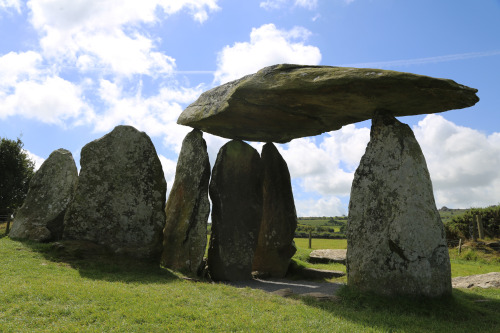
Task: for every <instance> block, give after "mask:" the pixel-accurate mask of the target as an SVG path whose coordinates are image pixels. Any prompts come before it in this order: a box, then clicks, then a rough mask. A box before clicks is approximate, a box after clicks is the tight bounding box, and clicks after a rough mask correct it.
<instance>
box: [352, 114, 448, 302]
mask: <svg viewBox="0 0 500 333" xmlns="http://www.w3.org/2000/svg"><path fill="white" fill-rule="evenodd" d="M347 283H348V285H350V286H354V287H356V288H359V289H362V290H369V291H373V292H376V293H380V294H386V295H421V296H430V297H437V296H442V295H447V294H450V293H451V273H450V261H449V256H448V248H447V246H446V239H445V232H444V227H443V223H442V222H441V218H440V216H439V213H438V211H437V209H436V204H435V201H434V195H433V191H432V183H431V180H430V176H429V172H428V170H427V165H426V162H425V158H424V156H423V154H422V151H421V149H420V146H419V145H418V142H417V141H416V139H415V136H414V134H413V132H412V131H411V129H410V127H409V126H408V125H405V124H402V123H400V122H399V121H398V120H396V118H394V117H393V116H392V115H389V114H388V113H384V112H376V113H375V115H374V118H373V120H372V129H371V139H370V142H369V144H368V147H367V148H366V152H365V154H364V156H363V157H362V159H361V162H360V165H359V167H358V169H357V170H356V173H355V175H354V181H353V184H352V189H351V198H350V203H349V221H348V226H347Z"/></svg>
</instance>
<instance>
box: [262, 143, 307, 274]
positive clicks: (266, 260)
mask: <svg viewBox="0 0 500 333" xmlns="http://www.w3.org/2000/svg"><path fill="white" fill-rule="evenodd" d="M262 164H263V166H264V181H263V200H264V203H263V212H262V222H261V226H260V233H259V241H258V245H257V249H256V251H255V256H254V259H253V270H254V271H259V272H263V273H268V274H269V275H271V276H272V277H284V276H285V275H286V272H287V270H288V265H289V264H290V258H292V256H293V255H294V254H295V252H296V250H297V249H296V248H295V246H294V243H293V237H294V235H295V229H296V228H297V213H296V211H295V202H294V200H293V193H292V184H291V182H290V173H289V172H288V167H287V165H286V162H285V160H284V159H283V157H281V155H280V153H279V152H278V149H276V147H275V146H274V144H272V143H267V144H266V145H264V147H263V148H262Z"/></svg>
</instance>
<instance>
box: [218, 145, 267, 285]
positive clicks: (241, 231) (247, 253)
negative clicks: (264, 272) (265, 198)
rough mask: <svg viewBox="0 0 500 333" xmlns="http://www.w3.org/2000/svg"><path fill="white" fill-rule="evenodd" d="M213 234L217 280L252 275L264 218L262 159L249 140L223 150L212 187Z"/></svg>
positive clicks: (219, 154) (236, 278) (220, 153)
mask: <svg viewBox="0 0 500 333" xmlns="http://www.w3.org/2000/svg"><path fill="white" fill-rule="evenodd" d="M209 193H210V198H211V200H212V235H211V237H210V246H209V249H208V270H209V274H210V277H211V278H212V279H214V280H216V281H234V280H245V279H250V278H251V277H252V275H251V274H252V261H253V257H254V252H255V248H256V246H257V239H258V237H259V227H260V222H261V219H262V161H261V159H260V156H259V153H258V152H257V151H256V150H255V149H254V148H252V147H251V146H250V145H248V144H247V143H244V142H242V141H238V140H233V141H230V142H228V143H226V144H225V145H224V146H222V148H221V149H220V151H219V153H218V155H217V160H216V162H215V165H214V167H213V171H212V179H211V181H210V187H209Z"/></svg>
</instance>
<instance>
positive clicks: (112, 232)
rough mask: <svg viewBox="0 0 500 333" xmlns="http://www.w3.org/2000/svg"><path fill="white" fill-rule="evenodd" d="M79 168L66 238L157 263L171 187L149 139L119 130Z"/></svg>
mask: <svg viewBox="0 0 500 333" xmlns="http://www.w3.org/2000/svg"><path fill="white" fill-rule="evenodd" d="M80 164H81V170H80V176H79V180H78V186H77V189H76V193H75V197H74V199H73V202H72V203H71V205H70V207H69V208H68V211H67V213H66V216H65V218H64V227H65V229H64V234H63V239H67V240H81V241H90V242H94V243H97V244H99V245H103V246H104V247H106V248H108V249H110V250H112V251H113V252H115V253H117V254H123V255H128V256H133V257H137V258H144V259H151V260H158V261H159V259H160V255H161V251H162V238H163V234H162V230H163V227H164V225H165V194H166V188H167V186H166V182H165V176H164V174H163V168H162V165H161V163H160V159H159V158H158V155H157V153H156V149H155V147H154V145H153V143H152V142H151V139H150V138H149V136H148V135H147V134H146V133H144V132H139V131H138V130H137V129H135V128H133V127H131V126H117V127H116V128H115V129H114V130H113V131H112V132H110V133H108V134H106V135H105V136H103V137H102V138H100V139H97V140H95V141H92V142H90V143H88V144H87V145H85V147H83V149H82V152H81V159H80Z"/></svg>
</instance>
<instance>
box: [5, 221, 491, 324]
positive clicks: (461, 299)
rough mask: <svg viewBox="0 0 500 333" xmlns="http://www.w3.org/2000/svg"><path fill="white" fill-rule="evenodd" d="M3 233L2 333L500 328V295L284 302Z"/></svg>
mask: <svg viewBox="0 0 500 333" xmlns="http://www.w3.org/2000/svg"><path fill="white" fill-rule="evenodd" d="M2 236H3V230H0V332H168V331H175V332H209V331H217V332H249V331H250V332H252V331H253V332H390V331H393V332H471V331H472V332H499V331H500V317H499V316H498V313H499V311H500V291H499V290H494V289H491V290H482V289H474V290H455V291H454V295H453V297H452V298H448V299H436V300H428V299H412V298H384V297H380V296H376V295H371V294H363V293H358V292H356V291H354V290H350V289H347V288H344V289H342V290H341V292H340V294H339V296H340V300H339V301H326V302H320V301H316V300H314V299H311V298H298V297H292V298H282V297H279V296H274V295H272V294H268V293H265V292H263V291H260V290H251V289H248V288H245V289H237V288H234V287H231V286H228V285H224V284H211V283H204V282H200V283H194V282H189V281H186V280H184V279H182V276H181V275H179V274H178V273H175V272H172V271H169V270H166V269H163V268H160V267H159V266H158V265H156V264H152V263H143V262H137V261H133V260H128V259H124V258H113V257H106V256H102V257H101V256H96V257H90V258H84V257H76V258H75V257H71V256H65V255H61V253H59V252H57V251H55V250H53V249H52V248H51V245H50V244H35V243H30V242H16V241H12V240H10V239H9V238H8V237H2ZM305 241H306V242H307V239H306V240H305ZM314 241H315V240H313V247H314ZM325 241H326V242H330V241H332V240H325ZM344 242H345V241H344ZM305 244H306V245H305V248H304V247H303V243H302V241H298V242H297V245H298V249H299V251H298V254H299V256H301V257H302V258H303V256H304V255H305V253H307V251H310V250H309V249H307V243H305ZM317 244H318V246H319V244H321V243H317ZM325 244H327V245H328V244H332V243H325ZM325 248H326V246H325ZM299 260H300V259H299ZM457 264H459V265H463V267H462V266H460V268H459V270H461V271H463V270H465V268H464V267H469V268H468V269H470V270H473V271H474V273H476V272H477V271H478V270H480V269H483V268H482V267H483V265H484V267H486V266H488V265H489V264H486V263H482V262H471V261H466V260H462V259H452V267H454V266H457ZM315 267H320V266H317V265H315ZM489 267H490V268H491V267H496V266H495V265H490V266H489Z"/></svg>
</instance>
